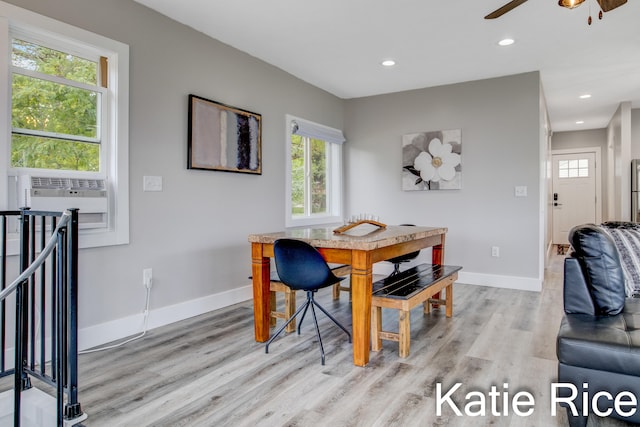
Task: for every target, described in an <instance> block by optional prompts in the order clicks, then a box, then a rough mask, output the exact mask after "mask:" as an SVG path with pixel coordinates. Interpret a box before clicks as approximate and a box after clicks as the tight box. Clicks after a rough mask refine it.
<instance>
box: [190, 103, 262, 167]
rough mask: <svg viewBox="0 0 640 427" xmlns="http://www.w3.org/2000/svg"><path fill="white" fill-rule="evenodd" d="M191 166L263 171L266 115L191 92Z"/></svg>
mask: <svg viewBox="0 0 640 427" xmlns="http://www.w3.org/2000/svg"><path fill="white" fill-rule="evenodd" d="M188 144H189V147H188V151H189V152H188V164H187V167H188V168H189V169H204V170H215V171H223V172H240V173H251V174H258V175H260V174H262V116H261V115H260V114H257V113H252V112H250V111H246V110H241V109H239V108H236V107H230V106H228V105H225V104H221V103H219V102H216V101H211V100H209V99H205V98H202V97H199V96H196V95H189V142H188Z"/></svg>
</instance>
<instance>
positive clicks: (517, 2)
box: [484, 0, 627, 19]
mask: <svg viewBox="0 0 640 427" xmlns="http://www.w3.org/2000/svg"><path fill="white" fill-rule="evenodd" d="M526 1H527V0H511V1H510V2H509V3H507V4H505V5H504V6H502V7H501V8H498V9H496V10H494V11H493V12H491V13H490V14H488V15H487V16H485V17H484V19H495V18H497V17H499V16H502V15H504V14H505V13H507V12H509V11H510V10H511V9H515V8H516V7H518V6H520V5H521V4H522V3H524V2H526ZM603 1H616V0H603ZM617 1H625V2H626V1H627V0H617Z"/></svg>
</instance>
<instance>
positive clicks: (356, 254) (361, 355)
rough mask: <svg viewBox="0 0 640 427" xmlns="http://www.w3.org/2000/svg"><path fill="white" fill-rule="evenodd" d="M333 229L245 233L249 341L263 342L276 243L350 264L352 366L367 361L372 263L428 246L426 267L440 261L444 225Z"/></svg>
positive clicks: (327, 259)
mask: <svg viewBox="0 0 640 427" xmlns="http://www.w3.org/2000/svg"><path fill="white" fill-rule="evenodd" d="M334 229H335V227H326V228H322V227H320V228H314V227H310V228H295V229H288V230H285V231H278V232H274V233H258V234H251V235H249V242H250V243H251V262H252V265H251V270H252V275H253V308H254V328H255V339H256V341H258V342H266V341H268V339H269V334H270V330H269V327H270V325H269V315H270V297H271V296H270V292H269V285H270V266H271V262H270V258H272V257H273V243H274V242H275V241H276V240H278V239H283V238H288V239H299V240H303V241H306V242H308V243H309V244H311V245H312V246H314V247H316V248H317V249H318V250H319V251H320V253H321V254H322V255H323V256H324V258H325V260H326V261H327V262H328V263H336V264H348V265H350V266H351V312H352V338H353V363H354V364H355V365H356V366H366V365H367V363H369V350H370V341H371V338H370V334H371V294H372V279H373V264H375V263H377V262H380V261H384V260H388V259H390V258H393V257H397V256H400V255H404V254H407V253H411V252H415V251H418V250H420V249H424V248H428V247H431V248H432V254H431V258H432V263H433V264H442V263H443V260H444V247H445V235H446V233H447V228H446V227H423V226H401V225H388V226H386V227H383V228H378V227H373V226H370V225H369V224H364V225H363V226H361V227H354V228H352V229H350V230H348V231H345V232H343V233H340V234H336V233H334Z"/></svg>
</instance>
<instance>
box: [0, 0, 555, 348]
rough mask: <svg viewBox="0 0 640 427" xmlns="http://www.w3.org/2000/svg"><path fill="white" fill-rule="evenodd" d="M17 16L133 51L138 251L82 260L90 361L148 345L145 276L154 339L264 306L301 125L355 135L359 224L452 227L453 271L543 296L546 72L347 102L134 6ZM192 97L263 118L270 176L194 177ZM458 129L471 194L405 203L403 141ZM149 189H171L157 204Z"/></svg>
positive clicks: (75, 0)
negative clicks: (294, 131)
mask: <svg viewBox="0 0 640 427" xmlns="http://www.w3.org/2000/svg"><path fill="white" fill-rule="evenodd" d="M9 2H10V3H13V4H16V5H18V6H21V7H24V8H27V9H30V10H33V11H35V12H38V13H42V14H44V15H47V16H50V17H52V18H54V19H58V20H60V21H63V22H67V23H70V24H72V25H76V26H78V27H81V28H84V29H87V30H89V31H93V32H96V33H98V34H102V35H104V36H107V37H111V38H113V39H116V40H119V41H121V42H123V43H126V44H128V45H129V46H130V52H131V81H130V83H131V85H130V87H131V91H130V104H131V109H130V123H131V127H130V199H131V200H130V229H131V238H130V244H129V245H123V246H115V247H106V248H96V249H87V250H83V251H81V255H80V265H81V267H80V284H81V289H80V307H81V308H80V328H81V329H82V330H81V335H80V339H81V346H83V347H86V346H89V345H94V344H98V343H100V342H104V341H107V340H109V339H116V338H120V337H122V336H125V335H130V334H133V333H135V332H137V331H138V330H139V328H140V327H141V319H142V318H141V314H140V313H141V311H142V309H143V305H144V288H143V286H142V270H143V268H153V274H154V287H153V290H152V295H151V317H150V321H149V325H150V326H151V327H153V326H158V325H161V324H164V323H167V322H170V321H173V320H178V319H180V318H185V317H188V316H191V315H195V314H199V313H201V312H204V311H207V310H211V309H214V308H215V307H217V306H221V305H226V304H230V303H233V302H236V301H238V300H241V299H246V298H249V297H250V295H251V294H250V287H248V286H247V285H248V283H249V282H248V280H247V276H248V275H249V274H250V251H249V244H248V243H247V235H248V234H250V233H252V232H263V231H275V230H279V229H282V228H283V227H284V216H285V215H284V195H285V175H284V170H285V122H284V120H285V114H287V113H290V114H293V115H296V116H299V117H303V118H306V119H309V120H313V121H316V122H319V123H323V124H325V125H328V126H332V127H336V128H341V129H344V131H345V135H346V136H347V139H348V142H347V144H346V145H345V164H346V194H347V197H346V200H347V202H348V203H347V212H345V213H346V214H350V213H360V212H371V213H376V214H378V215H380V217H381V219H382V220H383V221H385V222H387V223H390V224H393V223H400V222H413V223H419V224H434V225H440V226H447V227H449V230H450V232H449V235H448V237H447V253H446V261H447V262H449V263H456V264H460V265H463V266H464V272H465V273H464V275H462V276H461V277H464V278H465V281H467V282H468V283H478V284H491V285H497V286H512V287H521V288H536V287H538V288H539V285H540V282H541V280H542V277H541V269H540V265H541V258H540V257H541V246H542V244H541V239H540V234H541V231H540V230H541V223H543V222H544V217H543V215H544V207H543V206H541V204H540V194H542V193H543V191H542V190H541V184H540V183H541V177H540V174H541V171H542V170H544V168H543V167H542V166H541V157H542V156H541V149H540V141H541V137H540V122H541V120H540V111H539V104H540V98H541V93H540V87H539V85H540V80H539V75H538V73H528V74H522V75H517V76H509V77H503V78H499V79H491V80H487V81H479V82H470V83H462V84H458V85H450V86H443V87H437V88H430V89H423V90H416V91H410V92H403V93H397V94H390V95H383V96H378V97H370V98H363V99H354V100H348V101H344V100H341V99H339V98H337V97H335V96H332V95H330V94H328V93H326V92H324V91H322V90H319V89H317V88H315V87H313V86H311V85H309V84H306V83H305V82H302V81H300V80H299V79H296V78H294V77H293V76H291V75H289V74H287V73H285V72H283V71H281V70H279V69H277V68H275V67H272V66H270V65H267V64H265V63H263V62H261V61H259V60H257V59H255V58H253V57H251V56H249V55H247V54H244V53H241V52H239V51H237V50H235V49H233V48H231V47H229V46H227V45H224V44H222V43H220V42H218V41H215V40H212V39H210V38H208V37H206V36H204V35H202V34H200V33H198V32H196V31H194V30H192V29H190V28H188V27H186V26H183V25H181V24H178V23H176V22H174V21H171V20H170V19H168V18H166V17H163V16H161V15H159V14H157V13H155V12H153V11H151V10H149V9H147V8H145V7H143V6H140V5H138V4H136V3H133V2H131V1H129V0H111V1H100V0H47V1H46V2H43V1H42V0H10V1H9ZM189 93H194V94H197V95H200V96H203V97H206V98H210V99H213V100H216V101H220V102H223V103H226V104H231V105H233V106H236V107H240V108H244V109H248V110H250V111H254V112H258V113H261V114H262V117H263V141H262V144H263V145H262V155H263V174H262V175H261V176H252V175H243V174H233V173H222V172H207V171H192V170H187V169H186V144H187V141H186V139H187V95H188V94H189ZM453 128H460V129H462V141H463V153H462V162H463V163H462V164H463V189H462V190H457V191H440V192H403V191H402V190H401V188H400V170H401V162H400V148H401V145H400V144H401V143H400V138H401V135H402V134H404V133H409V132H416V131H428V130H439V129H453ZM145 175H160V176H162V177H163V179H164V182H163V184H164V190H163V191H162V192H160V193H145V192H142V177H143V176H145ZM517 185H524V186H527V187H528V197H526V198H516V197H514V186H517ZM491 246H499V247H500V250H501V256H500V257H499V258H493V257H491ZM424 256H425V257H426V254H424Z"/></svg>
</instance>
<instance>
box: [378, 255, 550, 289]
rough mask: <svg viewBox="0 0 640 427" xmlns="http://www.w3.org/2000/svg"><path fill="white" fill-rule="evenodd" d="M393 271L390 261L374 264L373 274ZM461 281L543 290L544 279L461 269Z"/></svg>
mask: <svg viewBox="0 0 640 427" xmlns="http://www.w3.org/2000/svg"><path fill="white" fill-rule="evenodd" d="M418 263H419V262H411V263H406V264H404V265H403V266H402V270H404V269H406V268H410V267H413V266H415V265H416V264H418ZM392 272H393V266H392V265H391V264H390V263H388V262H380V263H376V264H374V265H373V274H381V275H389V274H391V273H392ZM457 281H458V282H459V283H466V284H469V285H480V286H491V287H493V288H507V289H517V290H520V291H535V292H540V291H541V290H542V280H538V279H535V278H533V277H518V276H500V275H495V274H483V273H473V272H468V271H464V269H463V270H461V271H460V272H459V273H458V280H457Z"/></svg>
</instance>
